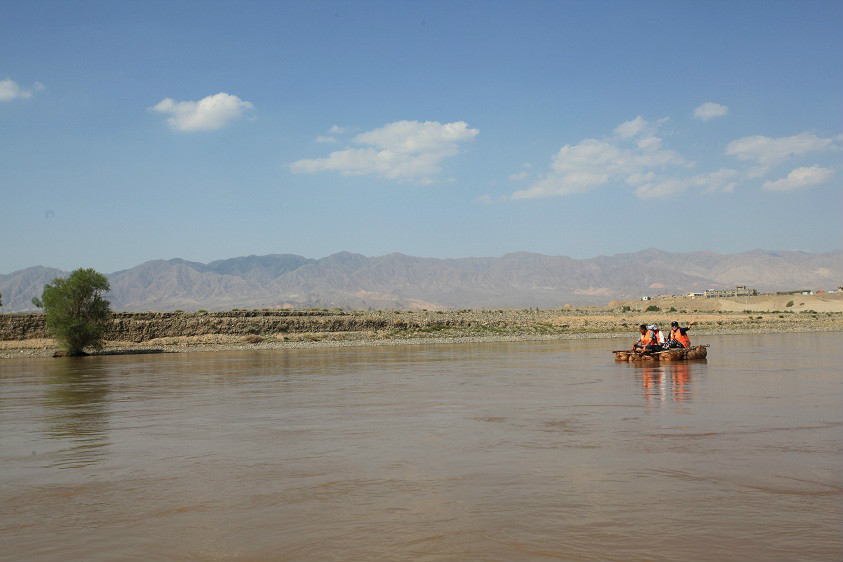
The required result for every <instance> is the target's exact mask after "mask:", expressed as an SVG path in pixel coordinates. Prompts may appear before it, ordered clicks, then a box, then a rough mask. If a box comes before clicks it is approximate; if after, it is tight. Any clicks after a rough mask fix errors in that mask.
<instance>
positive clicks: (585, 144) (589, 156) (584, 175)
mask: <svg viewBox="0 0 843 562" xmlns="http://www.w3.org/2000/svg"><path fill="white" fill-rule="evenodd" d="M664 122H666V119H660V120H658V121H656V122H654V123H650V122H648V121H647V120H646V119H644V118H643V117H641V116H639V117H636V118H635V119H633V120H632V121H627V122H626V123H622V124H621V125H619V126H618V127H616V128H615V129H614V131H613V132H614V137H611V138H607V139H586V140H583V141H581V142H579V143H577V144H573V145H571V144H567V145H565V146H563V147H562V148H560V149H559V151H558V152H557V153H556V154H555V155H554V156H553V158H552V159H551V163H550V171H549V172H548V173H547V174H546V175H544V176H543V177H542V178H540V179H539V180H538V181H536V182H535V183H533V185H531V186H530V187H528V188H526V189H522V190H519V191H516V192H515V193H513V194H512V198H513V199H533V198H536V197H550V196H563V195H571V194H574V193H584V192H587V191H591V190H593V189H596V188H599V187H602V186H604V185H606V184H608V183H609V182H611V181H623V182H625V183H628V184H631V185H638V186H639V187H638V190H636V194H638V195H639V196H641V197H652V196H655V194H665V195H666V194H669V193H672V192H675V191H676V189H677V188H676V187H675V186H674V187H670V188H669V187H668V186H665V185H661V183H654V179H655V176H656V171H659V170H663V169H669V168H671V167H685V166H688V165H689V163H688V162H686V161H685V159H684V158H682V157H681V156H680V155H679V154H678V153H676V152H675V151H673V150H670V149H666V148H663V146H662V140H661V138H659V137H657V136H655V133H656V132H657V129H658V128H659V127H660V126H661V125H662V124H663V123H664Z"/></svg>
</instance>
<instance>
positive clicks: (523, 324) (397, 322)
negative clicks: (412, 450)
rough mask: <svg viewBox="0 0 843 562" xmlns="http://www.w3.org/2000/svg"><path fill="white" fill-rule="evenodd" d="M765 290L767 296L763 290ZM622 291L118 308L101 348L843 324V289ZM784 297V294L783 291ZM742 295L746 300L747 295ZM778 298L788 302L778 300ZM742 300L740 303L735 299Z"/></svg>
mask: <svg viewBox="0 0 843 562" xmlns="http://www.w3.org/2000/svg"><path fill="white" fill-rule="evenodd" d="M762 297H763V296H762ZM762 297H756V298H750V299H683V298H671V299H657V300H654V301H615V302H612V303H610V305H609V306H606V307H580V308H576V307H567V306H566V307H564V308H561V309H553V310H539V309H523V310H461V311H449V312H442V311H435V312H434V311H347V310H339V309H335V310H324V309H322V310H313V309H309V310H233V311H228V312H211V313H207V312H195V313H183V312H163V313H156V312H149V313H126V312H121V313H115V314H114V315H113V317H112V320H111V328H110V330H109V332H108V335H107V337H106V340H107V343H106V346H105V348H104V350H103V352H117V351H123V352H131V351H170V352H177V351H191V350H212V349H220V350H230V349H251V348H254V349H273V348H284V347H310V346H328V345H331V346H339V345H385V344H392V343H405V344H407V343H432V342H448V341H454V342H456V341H493V340H502V341H504V340H507V341H512V340H531V339H577V338H587V337H605V336H611V335H619V336H620V335H628V336H629V337H630V338H631V339H634V338H635V337H636V334H637V326H638V325H639V324H642V323H653V322H655V323H658V324H659V325H661V327H662V328H663V329H665V330H667V329H668V327H669V324H670V322H671V321H673V320H677V321H679V322H680V323H681V324H682V325H683V326H684V325H687V323H688V322H690V320H692V319H695V320H696V321H697V322H696V324H695V325H694V328H693V332H692V333H693V334H695V335H705V334H711V333H747V332H755V333H763V332H809V331H843V295H817V296H813V295H798V296H789V297H782V298H779V297H781V296H776V295H772V296H769V297H776V298H766V299H765V298H762ZM779 300H781V301H782V302H781V303H779V302H778V301H779ZM739 301H742V302H739ZM776 306H780V309H777V308H775V307H776ZM739 307H744V308H741V309H740V310H736V308H739ZM55 348H56V344H55V342H54V341H53V340H52V339H50V338H49V337H48V335H47V333H46V330H45V327H44V317H43V315H41V314H0V357H20V356H45V355H51V354H52V352H53V351H54V350H55Z"/></svg>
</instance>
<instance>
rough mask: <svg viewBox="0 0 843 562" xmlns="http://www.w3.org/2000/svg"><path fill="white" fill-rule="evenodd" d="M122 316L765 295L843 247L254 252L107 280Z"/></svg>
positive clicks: (838, 274)
mask: <svg viewBox="0 0 843 562" xmlns="http://www.w3.org/2000/svg"><path fill="white" fill-rule="evenodd" d="M65 275H67V272H64V271H61V270H59V269H56V268H49V267H44V266H34V267H30V268H26V269H22V270H19V271H15V272H12V273H9V274H5V275H2V274H0V292H2V295H3V302H4V306H3V308H2V311H3V312H22V311H29V310H35V308H34V307H33V305H32V304H31V299H32V297H33V296H40V295H41V292H42V291H43V286H44V284H46V283H48V282H50V281H52V280H53V279H54V278H56V277H59V276H65ZM107 276H108V278H109V282H110V284H111V290H110V291H109V293H108V295H107V298H108V299H109V300H110V301H111V303H112V308H113V309H114V310H125V311H146V310H159V311H168V310H176V309H182V310H199V309H207V310H224V309H231V308H272V307H284V308H291V307H295V308H298V307H342V308H358V309H366V308H383V309H391V308H400V309H413V308H429V309H453V308H528V307H541V308H551V307H559V306H562V305H564V304H567V303H572V304H605V303H606V302H608V301H609V300H611V299H616V298H637V297H640V296H642V295H656V294H682V293H686V292H689V291H703V290H705V289H713V288H729V287H733V286H735V285H747V286H750V287H753V288H757V289H758V290H760V291H785V290H797V289H805V288H807V289H826V290H827V289H833V288H836V287H837V286H839V285H841V283H843V250H835V251H832V252H823V253H809V252H797V251H779V250H776V251H767V250H761V249H756V250H750V251H748V252H742V253H737V254H718V253H715V252H709V251H701V252H685V253H673V252H667V251H664V250H660V249H657V248H647V249H645V250H642V251H640V252H632V253H624V254H616V255H614V256H597V257H595V258H589V259H574V258H571V257H568V256H549V255H545V254H538V253H532V252H512V253H507V254H504V255H502V256H500V257H466V258H421V257H414V256H408V255H405V254H401V253H397V252H393V253H390V254H386V255H383V256H375V257H367V256H365V255H362V254H358V253H352V252H338V253H335V254H332V255H330V256H326V257H324V258H320V259H313V258H307V257H304V256H299V255H295V254H267V255H263V256H258V255H250V256H239V257H235V258H226V259H220V260H214V261H212V262H209V263H207V264H204V263H201V262H194V261H188V260H184V259H181V258H173V259H169V260H161V259H159V260H150V261H147V262H144V263H142V264H139V265H137V266H135V267H133V268H130V269H125V270H121V271H117V272H114V273H110V274H107Z"/></svg>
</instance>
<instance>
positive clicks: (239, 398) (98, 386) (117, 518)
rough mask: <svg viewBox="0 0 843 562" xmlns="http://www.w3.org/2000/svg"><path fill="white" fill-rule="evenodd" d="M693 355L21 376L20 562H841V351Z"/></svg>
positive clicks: (485, 349)
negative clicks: (676, 360) (657, 360)
mask: <svg viewBox="0 0 843 562" xmlns="http://www.w3.org/2000/svg"><path fill="white" fill-rule="evenodd" d="M694 341H695V343H696V342H698V343H709V344H711V348H710V354H709V357H708V360H707V362H703V363H681V364H669V365H663V366H659V365H656V366H646V367H642V366H639V365H635V364H626V363H624V364H615V363H614V361H613V359H612V356H611V354H610V353H608V351H609V350H611V349H619V348H620V347H626V346H627V343H628V342H627V341H626V340H625V339H624V340H584V341H583V340H581V341H558V342H536V343H523V342H521V343H484V344H465V345H462V344H453V345H436V346H434V345H430V346H415V347H413V346H390V347H358V348H339V349H309V350H273V351H253V352H216V353H186V354H160V355H130V356H109V357H89V358H84V359H69V358H68V359H25V360H11V359H7V360H0V559H1V560H478V561H480V560H783V561H784V560H788V561H790V560H840V559H841V557H843V334H840V333H820V334H790V335H782V334H779V335H745V336H709V337H699V338H695V340H694ZM630 343H631V342H630Z"/></svg>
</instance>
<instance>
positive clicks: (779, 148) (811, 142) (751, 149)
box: [726, 133, 834, 166]
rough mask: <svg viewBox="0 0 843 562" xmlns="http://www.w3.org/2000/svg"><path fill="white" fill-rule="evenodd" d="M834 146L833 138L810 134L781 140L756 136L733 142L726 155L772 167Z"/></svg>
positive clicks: (727, 148)
mask: <svg viewBox="0 0 843 562" xmlns="http://www.w3.org/2000/svg"><path fill="white" fill-rule="evenodd" d="M833 146H834V139H833V138H826V139H824V138H820V137H818V136H816V135H813V134H810V133H800V134H798V135H793V136H790V137H780V138H770V137H765V136H761V135H755V136H751V137H743V138H740V139H737V140H733V141H732V142H730V143H729V144H727V145H726V154H728V155H729V156H734V157H735V158H737V159H738V160H749V161H754V162H755V163H757V164H759V165H761V166H770V165H772V164H775V163H777V162H781V161H783V160H786V159H788V158H791V157H794V156H802V155H805V154H808V153H810V152H818V151H822V150H829V149H831V148H832V147H833Z"/></svg>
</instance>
